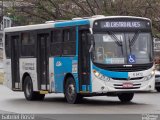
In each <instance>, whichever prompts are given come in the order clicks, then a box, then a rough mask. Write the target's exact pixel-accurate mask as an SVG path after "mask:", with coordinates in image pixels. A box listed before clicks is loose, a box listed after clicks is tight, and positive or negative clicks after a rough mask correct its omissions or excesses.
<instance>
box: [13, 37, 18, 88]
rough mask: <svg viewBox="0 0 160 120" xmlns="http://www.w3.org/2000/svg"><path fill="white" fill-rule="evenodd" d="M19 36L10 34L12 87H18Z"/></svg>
mask: <svg viewBox="0 0 160 120" xmlns="http://www.w3.org/2000/svg"><path fill="white" fill-rule="evenodd" d="M18 43H19V36H18V35H15V36H11V67H12V89H13V90H18V89H20V76H19V75H20V74H19V44H18Z"/></svg>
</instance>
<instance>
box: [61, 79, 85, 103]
mask: <svg viewBox="0 0 160 120" xmlns="http://www.w3.org/2000/svg"><path fill="white" fill-rule="evenodd" d="M64 94H65V98H66V100H67V102H68V103H70V104H76V103H79V102H80V101H81V99H82V96H81V95H80V94H78V93H77V91H76V83H75V80H74V79H73V77H68V78H67V80H66V83H65V86H64Z"/></svg>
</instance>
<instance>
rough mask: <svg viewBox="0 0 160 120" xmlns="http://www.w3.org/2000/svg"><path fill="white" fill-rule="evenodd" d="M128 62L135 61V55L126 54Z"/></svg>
mask: <svg viewBox="0 0 160 120" xmlns="http://www.w3.org/2000/svg"><path fill="white" fill-rule="evenodd" d="M128 62H129V63H135V62H136V57H135V55H129V56H128Z"/></svg>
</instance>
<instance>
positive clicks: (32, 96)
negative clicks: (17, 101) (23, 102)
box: [24, 76, 45, 101]
mask: <svg viewBox="0 0 160 120" xmlns="http://www.w3.org/2000/svg"><path fill="white" fill-rule="evenodd" d="M24 95H25V98H26V99H27V100H29V101H32V100H43V99H44V97H45V95H44V94H40V93H39V92H35V91H33V83H32V80H31V78H30V77H29V76H27V77H26V78H25V80H24Z"/></svg>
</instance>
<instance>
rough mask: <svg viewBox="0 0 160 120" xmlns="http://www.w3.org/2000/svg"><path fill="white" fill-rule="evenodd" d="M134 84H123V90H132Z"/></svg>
mask: <svg viewBox="0 0 160 120" xmlns="http://www.w3.org/2000/svg"><path fill="white" fill-rule="evenodd" d="M132 87H133V83H123V88H132Z"/></svg>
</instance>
